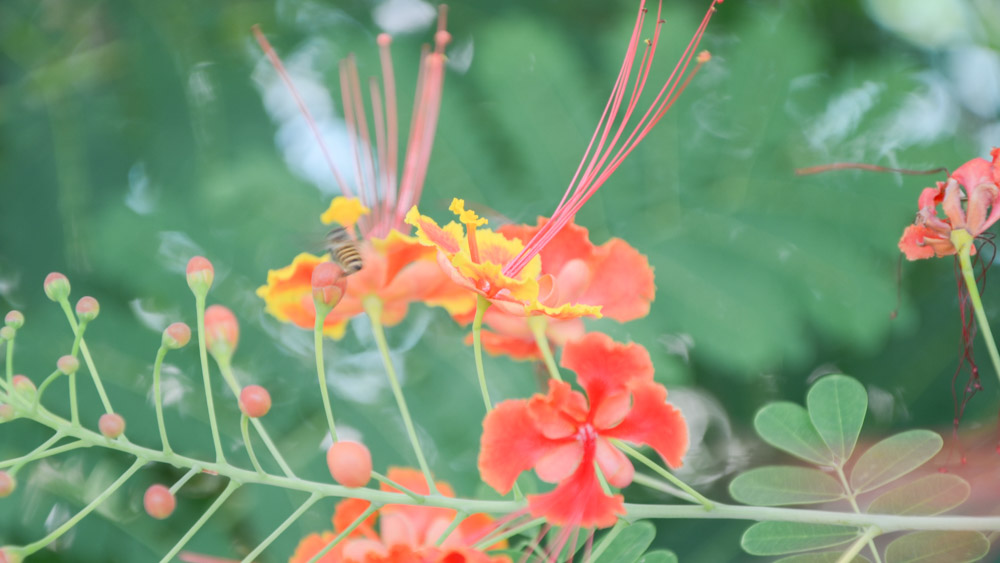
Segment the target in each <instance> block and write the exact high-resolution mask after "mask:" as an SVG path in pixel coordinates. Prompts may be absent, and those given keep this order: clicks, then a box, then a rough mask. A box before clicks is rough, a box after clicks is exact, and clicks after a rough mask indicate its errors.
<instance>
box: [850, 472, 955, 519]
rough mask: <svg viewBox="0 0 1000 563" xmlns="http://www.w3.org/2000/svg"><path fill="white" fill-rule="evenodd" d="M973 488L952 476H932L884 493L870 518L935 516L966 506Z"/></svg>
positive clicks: (871, 506) (876, 503)
mask: <svg viewBox="0 0 1000 563" xmlns="http://www.w3.org/2000/svg"><path fill="white" fill-rule="evenodd" d="M971 490H972V488H971V487H970V486H969V484H968V483H966V482H965V479H962V478H961V477H959V476H958V475H952V474H951V473H933V474H931V475H927V476H925V477H921V478H920V479H917V480H915V481H911V482H909V483H907V484H905V485H903V486H901V487H897V488H895V489H893V490H891V491H888V492H886V493H883V494H882V495H880V496H879V497H878V498H876V499H875V500H873V501H872V503H871V504H870V505H868V510H867V512H868V513H869V514H899V515H906V516H933V515H935V514H941V513H942V512H947V511H949V510H951V509H952V508H955V507H956V506H958V505H960V504H962V503H963V502H965V499H967V498H969V493H970V491H971Z"/></svg>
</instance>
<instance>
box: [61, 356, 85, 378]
mask: <svg viewBox="0 0 1000 563" xmlns="http://www.w3.org/2000/svg"><path fill="white" fill-rule="evenodd" d="M56 367H57V368H59V371H61V372H63V374H64V375H72V374H74V373H76V370H78V369H80V360H77V359H76V358H74V357H73V356H62V357H61V358H59V359H58V360H56Z"/></svg>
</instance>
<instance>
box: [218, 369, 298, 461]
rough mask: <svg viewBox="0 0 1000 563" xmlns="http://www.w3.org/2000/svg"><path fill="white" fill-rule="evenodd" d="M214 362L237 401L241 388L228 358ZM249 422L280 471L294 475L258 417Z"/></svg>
mask: <svg viewBox="0 0 1000 563" xmlns="http://www.w3.org/2000/svg"><path fill="white" fill-rule="evenodd" d="M215 363H216V365H218V366H219V372H220V373H222V379H224V380H225V382H226V385H228V386H229V389H230V391H232V392H233V395H234V396H235V397H236V400H237V401H238V400H239V398H240V390H241V388H240V384H239V382H238V381H236V375H235V374H234V373H233V366H232V364H230V363H229V360H228V359H226V358H222V359H220V358H216V359H215ZM250 423H251V424H253V427H254V430H256V431H257V434H258V435H260V439H261V441H263V442H264V446H266V447H267V451H269V452H271V456H273V457H274V460H275V461H276V462H278V467H280V468H281V471H282V472H283V473H284V474H285V476H286V477H295V473H293V472H292V468H291V467H289V466H288V462H286V461H285V458H284V456H282V455H281V451H279V450H278V447H277V446H275V445H274V442H273V441H271V435H270V434H268V433H267V429H266V428H264V424H263V423H262V422H261V421H260V419H258V418H251V419H250Z"/></svg>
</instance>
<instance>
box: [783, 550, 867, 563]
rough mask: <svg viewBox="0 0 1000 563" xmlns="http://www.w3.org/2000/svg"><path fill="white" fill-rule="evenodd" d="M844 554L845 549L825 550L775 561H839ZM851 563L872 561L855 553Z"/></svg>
mask: <svg viewBox="0 0 1000 563" xmlns="http://www.w3.org/2000/svg"><path fill="white" fill-rule="evenodd" d="M843 554H844V552H843V551H823V552H820V553H800V554H798V555H789V556H788V557H782V558H781V559H778V560H777V561H775V562H774V563H837V562H838V561H840V556H842V555H843ZM851 563H872V562H871V559H868V558H867V557H865V556H863V555H855V556H854V559H851Z"/></svg>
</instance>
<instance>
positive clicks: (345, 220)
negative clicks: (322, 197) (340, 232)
mask: <svg viewBox="0 0 1000 563" xmlns="http://www.w3.org/2000/svg"><path fill="white" fill-rule="evenodd" d="M370 212H371V210H369V209H368V208H367V207H365V206H364V205H362V204H361V200H359V199H358V198H356V197H344V196H342V195H338V196H337V197H335V198H333V201H331V202H330V207H329V208H327V210H326V211H324V212H323V214H322V215H320V217H319V220H320V221H322V222H323V224H324V225H329V224H332V223H339V224H340V225H342V226H344V227H353V226H354V225H355V224H357V222H358V219H360V218H361V216H362V215H367V214H368V213H370Z"/></svg>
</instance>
